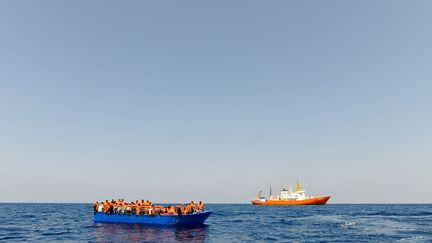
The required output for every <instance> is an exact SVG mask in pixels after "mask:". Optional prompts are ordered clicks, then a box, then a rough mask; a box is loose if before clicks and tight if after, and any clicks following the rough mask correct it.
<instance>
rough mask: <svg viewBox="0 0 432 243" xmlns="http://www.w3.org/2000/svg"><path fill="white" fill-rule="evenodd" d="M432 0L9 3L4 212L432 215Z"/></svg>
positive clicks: (1, 69)
mask: <svg viewBox="0 0 432 243" xmlns="http://www.w3.org/2000/svg"><path fill="white" fill-rule="evenodd" d="M431 12H432V2H431V1H394V0H391V1H375V0H374V1H342V0H341V1H297V2H296V1H213V2H211V1H54V0H53V1H5V0H3V1H0V201H2V202H10V201H20V202H21V201H22V202H91V201H94V200H101V199H104V198H119V197H123V198H126V199H134V198H145V199H150V200H153V201H158V202H178V201H187V200H190V199H194V200H198V199H203V200H205V201H206V202H226V203H228V202H235V203H248V202H250V199H252V198H253V197H255V196H256V194H257V192H258V191H259V190H260V189H261V190H264V192H265V193H266V194H267V192H268V184H269V182H271V183H272V185H273V191H277V190H278V189H280V188H282V187H289V185H293V184H294V183H295V181H296V179H297V178H298V179H300V181H301V182H302V183H303V184H304V186H305V189H306V191H307V192H308V193H309V194H312V195H315V196H318V195H331V196H332V199H331V201H330V202H333V203H347V202H348V203H368V202H371V203H387V202H396V203H397V202H409V203H412V202H423V203H431V202H432V193H431V192H430V189H431V185H432V176H431V172H432V149H431V148H432V25H431V24H432V14H431Z"/></svg>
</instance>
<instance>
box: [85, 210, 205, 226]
mask: <svg viewBox="0 0 432 243" xmlns="http://www.w3.org/2000/svg"><path fill="white" fill-rule="evenodd" d="M210 214H211V212H210V211H204V212H200V213H194V214H187V215H180V216H179V215H155V216H149V215H128V214H106V213H95V215H94V222H95V223H127V224H158V225H174V226H197V225H202V224H204V221H205V220H206V219H207V218H208V216H210Z"/></svg>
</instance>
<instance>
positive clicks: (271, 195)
mask: <svg viewBox="0 0 432 243" xmlns="http://www.w3.org/2000/svg"><path fill="white" fill-rule="evenodd" d="M271 196H272V191H271V183H270V197H271Z"/></svg>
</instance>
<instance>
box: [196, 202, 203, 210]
mask: <svg viewBox="0 0 432 243" xmlns="http://www.w3.org/2000/svg"><path fill="white" fill-rule="evenodd" d="M203 211H204V203H203V202H202V201H199V202H198V205H197V212H203Z"/></svg>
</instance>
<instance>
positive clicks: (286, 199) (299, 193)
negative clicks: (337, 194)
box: [252, 181, 330, 206]
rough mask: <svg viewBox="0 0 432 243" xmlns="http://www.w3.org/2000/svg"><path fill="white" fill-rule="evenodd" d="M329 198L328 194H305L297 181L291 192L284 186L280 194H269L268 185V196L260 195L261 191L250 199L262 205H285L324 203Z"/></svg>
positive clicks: (255, 203)
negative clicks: (293, 190)
mask: <svg viewBox="0 0 432 243" xmlns="http://www.w3.org/2000/svg"><path fill="white" fill-rule="evenodd" d="M329 199H330V196H321V197H313V196H306V192H305V190H303V189H302V187H301V185H300V183H299V182H298V181H297V185H296V190H295V192H292V190H291V189H290V190H289V191H288V190H286V189H285V188H284V189H282V190H281V192H280V196H274V195H271V186H270V197H261V191H260V192H259V193H258V196H257V197H256V198H254V199H252V204H253V205H264V206H285V205H287V206H288V205H324V204H326V203H327V201H328V200H329Z"/></svg>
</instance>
